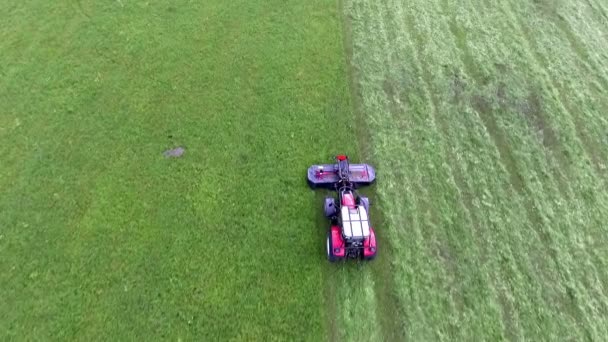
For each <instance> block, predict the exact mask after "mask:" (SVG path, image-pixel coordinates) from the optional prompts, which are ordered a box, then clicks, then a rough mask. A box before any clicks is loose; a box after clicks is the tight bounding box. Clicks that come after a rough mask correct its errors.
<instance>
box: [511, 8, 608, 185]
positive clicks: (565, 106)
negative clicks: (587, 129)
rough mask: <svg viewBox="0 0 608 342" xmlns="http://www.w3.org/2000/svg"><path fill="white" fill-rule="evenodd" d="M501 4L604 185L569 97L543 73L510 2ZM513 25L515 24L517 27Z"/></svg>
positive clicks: (531, 41) (535, 52) (529, 36)
mask: <svg viewBox="0 0 608 342" xmlns="http://www.w3.org/2000/svg"><path fill="white" fill-rule="evenodd" d="M501 4H502V6H501V9H502V11H503V14H504V15H506V16H508V17H509V18H511V20H510V21H509V23H510V26H511V27H512V29H514V30H517V31H519V32H520V33H521V35H522V37H523V38H524V42H525V48H526V50H527V53H528V55H529V56H531V57H532V58H531V59H532V60H533V61H534V62H535V63H536V66H537V67H539V70H542V74H543V76H544V77H543V78H544V79H545V80H546V81H547V83H548V85H550V90H553V91H554V92H555V93H556V95H558V100H557V101H556V103H557V104H558V107H560V109H561V111H562V113H563V114H564V116H565V117H568V118H570V122H571V123H572V125H573V127H574V132H575V134H576V138H577V140H578V141H579V144H580V147H581V148H582V149H583V151H584V153H585V156H586V157H587V158H588V159H589V160H590V161H591V162H592V164H593V175H594V177H595V178H596V179H597V180H599V181H600V182H602V183H605V178H604V177H602V174H603V172H602V169H601V167H600V164H601V158H600V157H599V155H598V153H597V152H594V150H595V148H594V147H593V146H595V144H594V143H593V142H592V141H591V140H589V139H588V138H587V137H585V135H584V134H582V132H581V127H583V126H584V125H583V124H582V123H581V121H580V119H579V118H578V116H575V115H574V114H573V113H575V111H573V110H572V108H571V106H570V104H569V103H567V102H566V101H565V100H564V99H568V98H569V96H566V95H565V94H564V93H563V91H562V89H561V87H559V86H558V84H557V82H556V80H555V78H554V77H553V76H552V75H551V74H549V73H547V71H545V68H544V65H543V64H544V63H543V57H542V56H540V52H538V51H536V49H534V45H535V44H534V43H533V42H534V39H533V38H532V37H531V35H530V32H529V29H528V28H527V27H526V25H525V24H524V23H523V22H522V19H521V18H520V17H519V16H517V15H515V14H514V13H513V11H514V10H513V8H512V4H511V2H510V1H508V2H502V3H501ZM504 6H508V7H509V8H508V9H507V8H505V7H504ZM514 23H517V26H516V25H515V24H514ZM577 98H578V95H577ZM579 99H580V98H579Z"/></svg>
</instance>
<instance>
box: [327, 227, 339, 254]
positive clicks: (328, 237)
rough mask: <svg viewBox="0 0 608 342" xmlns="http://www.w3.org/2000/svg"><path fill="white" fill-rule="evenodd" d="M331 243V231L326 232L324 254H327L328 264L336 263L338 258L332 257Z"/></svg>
mask: <svg viewBox="0 0 608 342" xmlns="http://www.w3.org/2000/svg"><path fill="white" fill-rule="evenodd" d="M333 245H334V244H333V241H332V238H331V230H330V231H328V232H327V242H326V249H325V251H326V254H327V260H329V262H336V261H338V257H336V256H335V255H334V249H333V248H332V246H333Z"/></svg>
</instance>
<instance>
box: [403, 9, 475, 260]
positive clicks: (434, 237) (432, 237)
mask: <svg viewBox="0 0 608 342" xmlns="http://www.w3.org/2000/svg"><path fill="white" fill-rule="evenodd" d="M397 13H398V11H397ZM397 16H399V15H397ZM403 17H405V16H403ZM416 17H417V18H418V17H426V14H419V15H417V16H416ZM405 31H406V30H403V29H400V32H405ZM412 50H413V49H412ZM419 59H420V58H419V57H418V58H416V57H414V58H408V59H407V60H414V61H415V62H416V63H415V64H419ZM419 69H422V67H419ZM419 73H421V72H419ZM427 85H428V86H430V84H429V82H427ZM425 97H426V98H427V99H428V100H429V102H430V103H433V101H430V100H431V97H432V96H431V95H430V94H429V91H428V89H427V91H426V93H425ZM431 106H432V105H431ZM430 110H431V111H433V112H435V114H436V109H433V108H430ZM432 117H433V116H432V115H431V117H430V118H429V119H430V120H431V122H433V121H434V119H433V118H432ZM431 127H434V128H433V129H432V131H434V132H435V135H439V134H438V133H439V132H440V131H438V127H437V125H435V124H431ZM444 129H445V128H444ZM442 150H443V151H444V152H442V153H443V154H444V155H445V147H443V148H442ZM423 164H424V163H423ZM449 169H450V168H449V167H448V168H447V170H448V174H450V175H451V174H452V171H450V170H449ZM427 172H428V171H427ZM450 178H451V182H452V186H453V187H454V189H458V187H457V186H456V184H455V181H454V179H453V178H452V176H450ZM457 192H458V191H457ZM423 193H426V194H427V196H429V195H428V192H426V191H423ZM434 203H435V205H439V204H438V203H441V200H439V201H436V202H434ZM463 209H464V210H465V212H466V208H464V207H463ZM436 225H437V222H436V221H435V222H433V220H431V222H428V223H427V226H428V229H427V230H429V231H431V232H436V231H437V227H436ZM433 228H434V229H433ZM437 237H438V235H437V234H436V233H435V234H431V235H429V236H428V237H427V239H428V240H430V241H431V242H432V244H431V245H430V246H428V247H427V248H428V249H429V250H433V249H434V247H435V246H434V245H436V242H437ZM444 239H445V238H444ZM448 254H449V253H448ZM444 261H445V259H444ZM448 268H450V267H448Z"/></svg>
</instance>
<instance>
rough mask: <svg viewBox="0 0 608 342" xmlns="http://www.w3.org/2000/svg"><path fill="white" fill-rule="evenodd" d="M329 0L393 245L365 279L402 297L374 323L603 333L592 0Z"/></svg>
mask: <svg viewBox="0 0 608 342" xmlns="http://www.w3.org/2000/svg"><path fill="white" fill-rule="evenodd" d="M344 10H345V11H346V18H348V20H349V26H350V28H351V30H352V32H351V35H352V44H353V46H352V48H353V53H352V61H351V67H352V69H353V72H354V75H355V76H356V77H355V79H354V82H356V86H355V88H356V89H358V90H359V93H358V94H357V95H358V96H359V97H360V99H359V100H360V103H361V108H359V110H361V111H362V112H363V115H364V117H365V118H366V123H367V126H368V129H369V131H370V132H371V137H370V139H371V142H370V143H371V144H372V146H373V148H372V150H371V151H370V155H371V158H372V159H373V162H374V163H375V164H377V166H378V169H379V172H380V174H381V175H382V179H381V181H380V182H379V183H378V187H377V197H378V200H377V203H378V206H379V207H380V208H381V210H382V214H383V217H384V226H383V227H382V228H380V229H384V230H385V232H384V240H383V241H381V242H382V243H384V244H390V252H391V253H392V254H391V256H390V259H391V260H392V262H391V265H390V267H391V271H392V272H391V274H392V277H391V278H390V279H374V282H370V283H366V284H365V286H374V285H375V286H376V291H380V290H379V289H380V288H382V289H384V290H382V291H386V290H385V289H386V284H388V286H389V287H390V288H392V290H391V291H392V292H394V293H395V294H396V297H397V302H398V305H399V306H400V307H401V308H400V310H398V312H399V316H398V317H394V318H393V319H395V320H397V321H398V323H397V324H396V325H395V327H398V328H397V329H399V331H398V332H397V334H395V332H382V334H383V338H384V339H385V340H390V339H400V340H402V339H403V337H405V338H406V339H411V340H436V339H438V340H452V339H457V340H471V339H480V338H483V339H489V340H497V339H508V340H521V339H531V340H538V339H551V340H556V339H559V340H564V339H573V340H583V339H592V340H597V339H601V338H602V337H603V336H606V335H607V334H608V287H607V286H606V285H605V284H606V283H607V282H608V272H607V271H606V266H607V261H608V252H607V250H606V249H605V248H603V246H605V244H606V242H607V239H606V236H605V230H604V228H603V226H604V225H603V222H605V221H606V219H607V218H608V193H606V192H605V191H602V189H603V188H604V187H605V185H606V181H607V180H608V172H607V169H608V167H607V165H606V159H607V158H608V152H606V149H604V148H601V146H605V145H606V144H607V143H608V134H606V132H608V120H607V119H606V116H605V113H606V110H607V109H608V107H607V104H608V101H607V100H606V96H605V94H606V92H607V91H608V74H607V72H606V70H607V68H606V67H607V66H608V63H607V61H608V48H606V47H607V46H608V40H607V38H608V37H607V35H606V34H605V32H607V30H608V22H607V20H606V14H605V13H606V8H605V5H604V4H602V3H601V2H597V1H574V2H566V1H557V2H550V1H545V0H538V1H534V2H529V3H527V2H525V3H521V2H518V1H516V0H509V1H500V2H499V1H493V0H466V1H462V2H455V1H451V0H431V1H423V0H411V1H405V0H387V1H383V2H377V1H370V0H348V1H346V3H345V7H344ZM358 284H361V283H358ZM351 286H352V284H351ZM359 290H360V289H359ZM366 303H367V304H371V303H372V302H371V301H367V302H366ZM343 309H345V308H343ZM370 310H371V309H370ZM376 318H377V319H381V318H382V311H378V310H376ZM368 324H369V325H370V326H371V325H374V324H375V322H373V321H371V322H369V323H368ZM364 336H365V335H364ZM368 336H370V338H371V337H372V336H378V335H377V331H374V334H370V335H368ZM397 336H398V337H397Z"/></svg>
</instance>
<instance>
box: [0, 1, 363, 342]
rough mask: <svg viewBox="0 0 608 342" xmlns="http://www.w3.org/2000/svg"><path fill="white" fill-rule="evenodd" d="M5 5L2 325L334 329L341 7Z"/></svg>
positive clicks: (246, 333)
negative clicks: (332, 249) (324, 168)
mask: <svg viewBox="0 0 608 342" xmlns="http://www.w3.org/2000/svg"><path fill="white" fill-rule="evenodd" d="M0 9H1V11H0V12H2V13H3V14H2V20H0V22H1V23H2V24H0V25H1V28H2V29H1V30H0V31H1V32H2V33H1V37H2V39H1V40H0V49H1V50H2V51H3V53H2V56H1V57H0V74H1V75H2V80H1V81H0V113H1V115H0V120H1V121H0V149H1V151H0V152H1V154H2V156H3V162H2V164H1V166H0V189H1V191H2V196H1V197H0V227H1V231H0V256H1V258H2V260H3V262H2V263H0V288H1V289H2V291H3V294H4V300H3V302H2V304H1V305H0V315H1V316H2V317H3V319H2V320H1V322H0V331H2V333H1V334H2V335H1V336H3V338H4V339H45V340H46V339H58V340H64V339H82V340H84V339H89V338H91V337H94V338H98V337H99V336H107V337H108V338H110V339H144V340H146V339H179V338H182V339H207V340H209V339H211V340H230V339H234V340H243V339H248V340H250V339H260V338H264V339H310V340H315V341H317V340H319V339H322V338H324V337H325V336H326V335H327V334H328V329H330V327H329V324H328V321H329V317H328V314H327V313H326V303H325V297H324V290H325V281H324V279H325V274H326V272H327V270H326V269H325V265H326V263H325V260H324V238H325V228H326V227H325V226H323V227H319V226H318V222H319V218H318V216H319V213H320V212H319V202H318V201H317V196H318V195H315V194H314V193H313V192H312V191H310V190H308V189H307V187H306V185H305V182H304V174H305V170H306V168H307V167H308V165H309V164H312V163H315V162H319V161H322V160H326V159H327V158H329V157H331V155H332V154H334V153H336V151H335V150H334V149H333V148H334V147H336V145H337V146H339V148H340V152H345V153H351V152H352V151H351V150H349V148H350V147H348V143H349V142H350V141H352V140H353V136H351V133H350V132H351V130H350V128H351V127H350V126H349V125H350V123H349V117H350V116H349V115H350V114H349V112H348V111H349V107H350V104H349V100H348V88H347V81H346V79H345V72H344V70H343V67H342V66H343V63H344V57H343V52H342V39H341V37H340V32H341V30H340V26H339V22H338V14H337V8H336V6H335V3H334V2H331V1H330V2H328V1H306V2H295V1H288V2H284V1H280V2H279V1H270V2H252V1H232V2H225V1H206V2H204V3H198V4H194V3H192V2H186V1H177V2H172V3H171V4H168V3H167V4H156V3H146V2H128V1H117V2H112V3H93V2H88V1H81V2H75V3H49V2H43V1H34V2H27V3H18V4H17V3H15V4H9V3H5V4H3V5H0ZM319 47H323V48H319ZM176 146H184V147H185V148H186V153H185V155H184V156H183V157H182V158H180V159H171V160H168V159H164V158H163V156H162V152H163V151H164V150H165V149H168V148H172V147H176Z"/></svg>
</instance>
